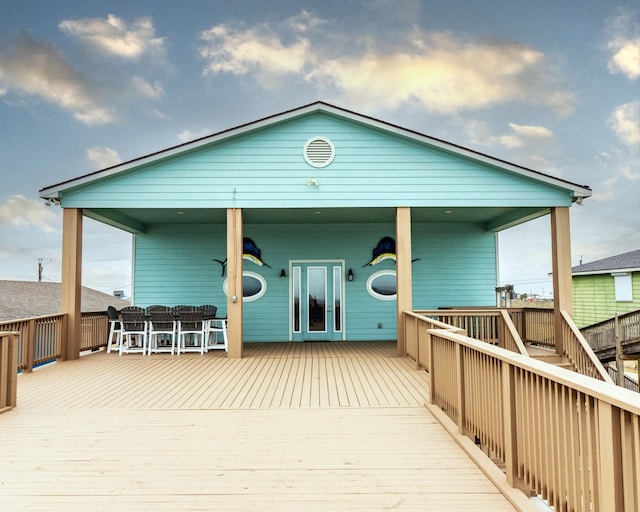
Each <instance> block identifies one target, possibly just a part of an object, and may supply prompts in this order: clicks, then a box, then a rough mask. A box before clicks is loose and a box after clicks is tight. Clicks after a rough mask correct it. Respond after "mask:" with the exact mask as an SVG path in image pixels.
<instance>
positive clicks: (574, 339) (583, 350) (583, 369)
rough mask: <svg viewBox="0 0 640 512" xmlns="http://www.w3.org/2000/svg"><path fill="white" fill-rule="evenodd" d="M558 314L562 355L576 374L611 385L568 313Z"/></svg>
mask: <svg viewBox="0 0 640 512" xmlns="http://www.w3.org/2000/svg"><path fill="white" fill-rule="evenodd" d="M560 313H561V314H562V319H563V322H562V355H563V356H564V357H566V358H567V359H568V360H569V361H570V362H571V365H572V366H573V369H574V370H575V371H576V372H578V373H581V374H582V375H588V376H589V377H594V378H596V379H600V380H603V381H605V382H610V383H612V384H613V381H612V380H611V377H609V374H608V373H607V371H606V370H605V368H604V366H602V363H601V362H600V361H599V360H598V358H597V357H596V355H595V354H594V353H593V349H592V348H591V347H590V346H589V344H588V343H587V340H585V339H584V336H583V335H582V333H581V332H580V330H579V329H578V328H577V327H576V325H575V324H574V323H573V320H572V319H571V317H570V316H569V313H567V312H566V311H564V310H563V311H561V312H560Z"/></svg>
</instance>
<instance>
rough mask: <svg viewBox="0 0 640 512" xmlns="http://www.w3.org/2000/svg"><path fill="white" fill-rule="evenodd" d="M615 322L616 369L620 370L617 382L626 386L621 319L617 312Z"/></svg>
mask: <svg viewBox="0 0 640 512" xmlns="http://www.w3.org/2000/svg"><path fill="white" fill-rule="evenodd" d="M613 322H614V324H613V325H614V335H615V337H616V369H617V370H618V373H617V375H616V384H617V385H618V386H622V387H624V353H623V351H622V337H621V336H620V320H619V319H618V313H616V316H615V318H614V320H613Z"/></svg>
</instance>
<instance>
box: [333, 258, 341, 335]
mask: <svg viewBox="0 0 640 512" xmlns="http://www.w3.org/2000/svg"><path fill="white" fill-rule="evenodd" d="M341 311H342V269H341V268H340V267H333V325H334V330H335V331H336V332H338V331H341V330H342V316H341Z"/></svg>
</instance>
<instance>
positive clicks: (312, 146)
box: [304, 137, 336, 167]
mask: <svg viewBox="0 0 640 512" xmlns="http://www.w3.org/2000/svg"><path fill="white" fill-rule="evenodd" d="M335 155H336V149H335V148H334V147H333V143H332V142H331V141H330V140H329V139H327V138H325V137H311V138H310V139H309V140H308V141H307V143H306V144H305V145H304V159H305V160H306V162H307V163H308V164H309V165H310V166H311V167H326V166H327V165H329V164H330V163H331V162H333V157H334V156H335Z"/></svg>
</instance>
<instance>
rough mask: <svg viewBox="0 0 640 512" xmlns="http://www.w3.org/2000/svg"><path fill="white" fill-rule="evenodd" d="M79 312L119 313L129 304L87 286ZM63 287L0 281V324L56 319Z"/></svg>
mask: <svg viewBox="0 0 640 512" xmlns="http://www.w3.org/2000/svg"><path fill="white" fill-rule="evenodd" d="M80 300H81V306H80V309H81V310H82V311H84V312H89V311H106V310H107V307H108V306H113V307H115V308H116V309H118V310H120V309H122V308H123V307H126V306H129V305H130V301H129V300H126V299H120V298H118V297H114V296H113V295H109V294H107V293H103V292H99V291H97V290H93V289H91V288H87V287H86V286H83V287H82V296H81V299H80ZM61 301H62V291H61V284H60V283H50V282H37V281H4V280H0V322H3V321H7V320H18V319H23V318H31V317H34V316H45V315H56V314H58V313H60V311H61Z"/></svg>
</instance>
